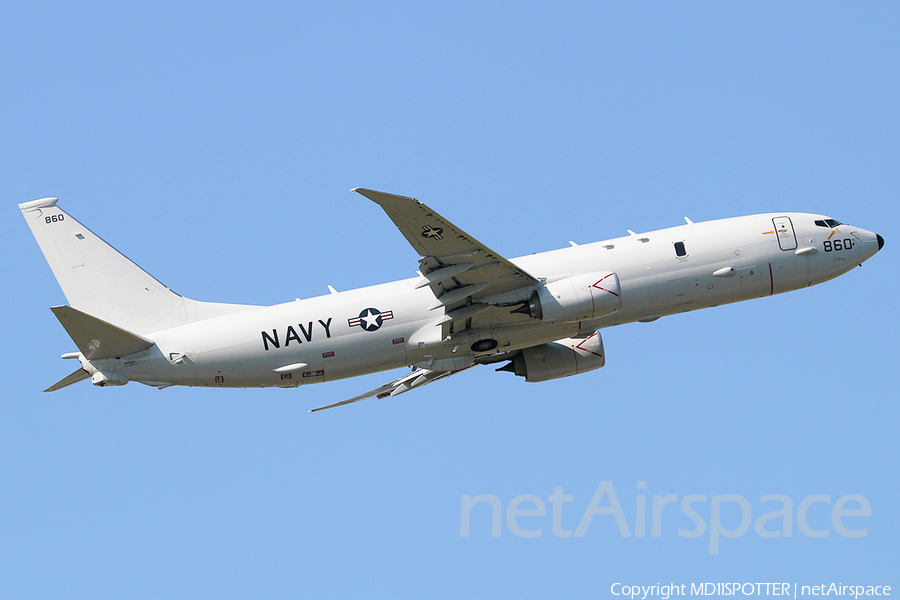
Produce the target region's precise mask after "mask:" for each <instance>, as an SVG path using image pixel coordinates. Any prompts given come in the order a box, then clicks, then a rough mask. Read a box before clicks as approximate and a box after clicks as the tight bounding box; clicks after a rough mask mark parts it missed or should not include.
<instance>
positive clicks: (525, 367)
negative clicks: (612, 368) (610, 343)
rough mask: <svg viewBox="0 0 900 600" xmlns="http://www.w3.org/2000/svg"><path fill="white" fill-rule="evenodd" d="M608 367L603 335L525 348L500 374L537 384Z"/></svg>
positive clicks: (500, 369)
mask: <svg viewBox="0 0 900 600" xmlns="http://www.w3.org/2000/svg"><path fill="white" fill-rule="evenodd" d="M604 364H606V354H605V353H604V351H603V340H602V339H601V337H600V332H596V333H594V334H593V335H592V336H590V337H587V338H565V339H563V340H557V341H555V342H549V343H547V344H541V345H539V346H532V347H530V348H525V349H523V350H521V351H519V353H518V354H516V355H515V356H514V357H513V359H512V361H510V363H509V364H507V365H505V366H503V367H500V368H499V369H497V370H498V371H509V372H511V373H515V374H516V375H518V376H519V377H524V378H525V381H530V382H537V381H548V380H550V379H559V378H560V377H568V376H569V375H577V374H579V373H584V372H586V371H593V370H594V369H599V368H600V367H602V366H603V365H604Z"/></svg>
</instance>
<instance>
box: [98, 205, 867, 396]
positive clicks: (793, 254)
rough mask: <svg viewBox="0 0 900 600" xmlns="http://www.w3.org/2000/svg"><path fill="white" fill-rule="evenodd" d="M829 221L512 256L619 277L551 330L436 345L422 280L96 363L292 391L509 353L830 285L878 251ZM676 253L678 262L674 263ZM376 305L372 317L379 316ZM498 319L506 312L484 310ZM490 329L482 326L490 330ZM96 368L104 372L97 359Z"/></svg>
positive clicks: (689, 231)
mask: <svg viewBox="0 0 900 600" xmlns="http://www.w3.org/2000/svg"><path fill="white" fill-rule="evenodd" d="M823 218H824V217H821V216H819V215H812V214H805V213H772V214H763V215H754V216H747V217H737V218H732V219H723V220H717V221H708V222H702V223H691V224H687V225H682V226H679V227H673V228H669V229H662V230H659V231H653V232H650V233H645V234H640V235H629V236H626V237H621V238H616V239H613V240H607V241H603V242H597V243H593V244H585V245H580V246H573V247H569V248H564V249H561V250H554V251H550V252H544V253H540V254H533V255H530V256H524V257H521V258H517V259H513V260H512V261H511V262H513V263H514V264H515V265H516V266H518V267H520V268H522V269H523V270H525V271H527V272H528V273H530V274H532V275H533V276H534V277H536V278H540V279H548V278H549V279H552V278H555V277H558V276H564V275H567V274H576V273H586V272H592V271H613V272H615V273H616V274H617V276H618V280H619V284H620V286H621V306H620V308H619V310H618V311H616V312H614V313H613V314H610V315H607V316H604V317H602V318H599V319H595V320H593V321H587V322H575V323H558V324H548V323H544V322H541V321H539V320H536V319H533V318H530V317H528V316H526V315H521V320H520V321H516V322H514V323H512V324H509V323H508V322H506V323H505V324H504V325H503V326H498V327H491V326H490V324H489V323H490V321H489V320H488V321H485V319H481V320H480V321H479V322H480V323H481V325H480V326H479V327H478V328H477V329H474V330H471V329H470V330H466V331H460V332H459V333H458V334H454V335H452V336H450V338H449V339H447V338H444V339H442V338H441V327H440V326H435V325H434V322H435V320H436V319H438V318H439V317H440V316H441V315H442V311H441V310H429V305H431V304H432V303H433V302H434V300H435V296H434V293H433V292H432V290H431V289H430V288H429V287H427V286H426V287H421V288H418V289H416V288H415V284H416V282H417V281H419V279H418V278H411V279H406V280H402V281H395V282H392V283H385V284H382V285H376V286H371V287H366V288H360V289H356V290H350V291H346V292H340V293H333V294H329V295H325V296H320V297H316V298H309V299H305V300H297V301H294V302H289V303H285V304H279V305H275V306H270V307H260V308H256V309H251V310H246V311H243V312H239V313H236V314H230V315H226V316H221V317H216V318H211V319H207V320H203V321H198V322H195V323H190V324H187V325H183V326H179V327H174V328H171V329H167V330H163V331H158V332H154V333H152V334H149V335H148V337H149V338H150V339H152V340H153V341H154V342H155V344H156V345H155V346H154V347H152V348H150V349H149V350H147V351H145V352H142V353H140V354H135V355H131V356H128V357H124V358H121V359H105V360H103V361H93V363H92V365H91V366H92V367H93V368H94V369H104V370H114V371H116V372H119V373H121V374H122V375H124V376H125V377H127V378H128V379H129V380H132V381H141V382H145V383H151V384H155V385H160V384H162V385H165V384H174V385H192V386H217V387H256V386H260V387H267V386H280V387H293V386H297V385H300V384H305V383H316V382H322V381H331V380H336V379H343V378H346V377H353V376H356V375H362V374H366V373H373V372H377V371H383V370H386V369H393V368H398V367H403V366H406V365H414V364H422V365H424V364H426V363H427V364H431V361H441V360H446V359H454V357H458V356H459V355H460V354H472V351H471V350H470V345H471V343H472V342H475V341H477V340H479V339H484V338H491V339H493V340H496V341H497V342H498V347H497V348H496V350H493V351H492V352H491V354H496V353H497V352H511V351H515V350H518V349H521V348H525V347H529V346H534V345H536V344H541V343H545V342H550V341H553V340H558V339H561V338H566V337H570V336H576V335H580V334H584V333H586V332H591V331H594V330H596V329H600V328H604V327H610V326H613V325H621V324H623V323H630V322H634V321H651V320H654V319H656V318H659V317H662V316H666V315H671V314H675V313H680V312H686V311H691V310H697V309H700V308H707V307H711V306H717V305H720V304H727V303H731V302H738V301H741V300H749V299H751V298H757V297H761V296H768V295H772V294H777V293H781V292H787V291H790V290H795V289H799V288H803V287H807V286H810V285H813V284H817V283H821V282H823V281H827V280H829V279H832V278H834V277H837V276H838V275H841V274H843V273H845V272H847V271H849V270H850V269H851V268H853V267H854V266H856V265H858V264H860V263H862V262H863V261H864V260H866V259H868V258H869V257H871V256H872V255H874V254H875V253H876V252H877V251H878V249H879V239H878V238H877V236H876V235H875V234H874V233H871V232H869V231H865V230H862V229H859V228H856V227H851V226H848V225H840V226H838V227H830V226H829V227H824V226H821V225H816V224H815V221H817V220H821V219H823ZM680 254H681V255H682V256H679V255H680ZM370 308H374V309H377V311H378V312H380V316H378V318H377V320H376V319H375V318H374V317H373V315H375V314H377V313H375V312H366V309H370ZM491 310H494V311H505V313H504V314H508V313H509V311H510V308H509V307H497V308H492V309H491ZM485 323H487V324H485ZM98 362H99V363H102V364H98Z"/></svg>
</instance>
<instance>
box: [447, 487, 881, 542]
mask: <svg viewBox="0 0 900 600" xmlns="http://www.w3.org/2000/svg"><path fill="white" fill-rule="evenodd" d="M637 489H638V490H644V489H647V482H645V481H638V482H637ZM546 498H547V501H546V502H544V498H542V497H540V496H537V495H534V494H522V495H521V496H517V497H515V498H513V499H512V500H511V501H510V503H509V504H508V505H507V507H506V526H507V528H508V529H509V531H510V533H512V534H513V535H515V536H517V537H522V538H536V537H541V536H542V535H543V534H544V529H545V527H546V526H547V525H549V526H550V530H551V531H552V533H553V535H554V536H555V537H558V538H568V537H573V536H574V537H582V536H584V535H585V534H587V532H588V528H589V527H590V525H591V523H592V521H593V519H594V517H612V518H613V519H614V520H615V523H616V525H617V527H618V529H619V534H620V535H621V536H622V537H631V531H632V530H631V527H630V526H629V522H628V518H627V517H626V515H625V511H624V510H623V509H622V505H621V504H620V503H619V497H618V495H617V494H616V489H615V486H613V484H612V482H611V481H602V482H600V485H599V486H597V491H596V492H595V493H594V497H593V498H592V499H591V501H590V503H589V504H588V505H587V508H585V509H584V511H583V513H582V516H581V519H580V521H579V523H578V527H577V528H576V529H575V530H574V531H573V530H571V529H563V512H564V510H565V511H566V512H567V513H569V516H568V518H569V519H571V518H572V517H571V512H572V511H573V509H575V507H577V504H575V497H574V496H572V495H571V494H564V493H563V488H561V487H557V488H554V490H553V493H552V494H550V495H549V496H547V497H546ZM547 503H549V504H550V522H549V523H547V518H546V517H547ZM481 504H483V505H486V506H487V507H490V511H491V512H490V514H491V537H500V534H501V529H502V527H501V520H502V514H503V505H502V503H501V502H500V499H499V498H498V497H497V496H494V495H493V494H479V495H477V496H470V495H464V496H462V502H461V515H460V525H459V535H460V536H461V537H469V534H470V530H471V525H470V521H471V517H472V513H473V512H476V514H482V512H481V511H483V510H484V507H479V505H481ZM567 504H573V505H575V506H574V507H568V508H566V507H565V505H567ZM759 505H760V506H759V507H757V508H756V513H759V512H760V511H762V510H765V511H766V512H764V513H763V514H760V515H759V516H758V517H757V518H756V520H755V521H754V520H753V516H754V508H753V507H752V505H751V503H750V501H749V500H747V499H746V498H744V497H743V496H740V495H738V494H722V495H718V496H712V497H710V498H707V496H706V495H705V494H687V495H686V496H682V497H681V498H679V497H678V496H677V495H676V494H666V495H661V494H655V495H653V497H652V498H651V499H650V502H649V506H648V502H647V494H637V502H636V505H635V507H634V511H633V512H632V511H629V513H630V515H634V521H633V523H634V536H635V537H644V536H645V535H646V534H647V519H648V512H649V519H650V537H661V536H662V534H663V531H665V532H667V533H669V534H671V533H673V532H674V531H673V530H677V533H678V537H685V538H695V537H700V536H702V535H704V534H707V531H708V532H709V533H708V535H709V553H710V554H718V553H719V543H720V540H721V538H737V537H741V536H742V535H744V534H746V533H748V532H749V531H750V526H751V525H753V531H754V532H755V533H756V535H758V536H760V537H764V538H777V537H780V536H783V537H791V536H792V535H793V528H794V518H795V516H796V522H797V527H798V529H799V530H800V533H802V534H803V535H805V536H807V537H811V538H824V537H828V536H829V535H830V534H831V529H832V528H833V529H834V532H835V533H837V534H838V535H841V536H843V537H848V538H860V537H866V536H867V535H868V533H869V530H868V529H862V528H855V529H850V527H858V526H859V524H860V521H859V520H848V522H847V523H845V522H844V519H846V518H848V517H870V516H872V506H871V505H870V504H869V501H868V500H867V499H866V498H865V497H864V496H861V495H859V494H847V495H846V496H841V497H840V498H838V499H837V500H836V501H835V502H834V503H833V504H832V501H831V496H828V495H826V494H811V495H809V496H806V497H805V498H802V499H801V500H800V502H799V504H797V508H796V511H795V510H794V501H793V499H792V498H791V497H790V496H785V495H784V494H767V495H765V496H762V497H760V499H759ZM763 505H765V506H763ZM678 509H680V515H679V510H678ZM772 509H774V510H772ZM738 511H739V513H740V522H739V524H738V525H737V526H736V527H726V526H725V524H723V513H727V514H728V515H729V516H733V515H734V514H735V513H736V512H738ZM828 513H830V517H831V528H824V529H822V528H821V527H822V525H821V524H820V523H821V522H822V521H823V520H824V519H823V518H824V517H826V516H828ZM630 515H629V516H630ZM682 515H683V517H687V518H688V519H690V521H692V522H693V524H694V527H693V529H682V528H681V527H677V528H676V527H675V526H674V525H673V523H674V522H675V521H676V520H680V521H682V522H683V523H685V524H686V523H687V521H685V520H684V518H683V517H682ZM809 515H814V522H815V523H817V526H818V527H820V529H813V527H811V526H810V524H809V521H808V517H809ZM725 521H726V522H727V523H728V524H729V525H733V524H734V521H735V519H733V518H731V519H725Z"/></svg>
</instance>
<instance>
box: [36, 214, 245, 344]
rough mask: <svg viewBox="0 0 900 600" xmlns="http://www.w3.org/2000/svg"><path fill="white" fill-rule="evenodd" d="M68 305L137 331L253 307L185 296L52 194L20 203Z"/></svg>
mask: <svg viewBox="0 0 900 600" xmlns="http://www.w3.org/2000/svg"><path fill="white" fill-rule="evenodd" d="M19 208H20V209H21V210H22V215H23V216H24V217H25V221H26V222H27V223H28V226H29V227H30V228H31V232H32V233H33V234H34V237H35V239H36V240H37V242H38V245H39V246H40V247H41V251H42V252H43V253H44V257H45V258H46V259H47V262H48V263H49V264H50V268H51V269H52V270H53V274H54V275H55V276H56V280H57V281H58V282H59V286H60V287H61V288H62V290H63V293H64V294H65V295H66V298H67V299H68V301H69V304H70V305H71V306H73V307H74V308H76V309H78V310H79V311H82V312H85V313H87V314H89V315H92V316H94V317H97V318H99V319H102V320H103V321H107V322H109V323H115V324H116V325H117V326H119V327H122V328H124V329H127V330H129V331H133V332H136V333H142V334H146V333H152V332H154V331H160V330H163V329H168V328H170V327H176V326H178V325H184V324H186V323H190V322H193V321H200V320H203V319H208V318H211V317H217V316H221V315H225V314H230V313H234V312H238V311H241V310H247V309H251V308H256V307H253V306H247V305H239V304H217V303H209V302H197V301H195V300H190V299H189V298H184V297H182V296H180V295H178V294H176V293H175V292H173V291H172V290H170V289H169V288H167V287H166V286H164V285H163V284H162V283H160V282H159V281H157V280H156V279H155V278H154V277H153V276H152V275H150V274H149V273H147V272H146V271H144V270H143V269H141V268H140V267H139V266H137V265H136V264H134V263H133V262H131V261H130V260H129V259H128V258H126V257H125V256H123V255H122V254H121V253H119V251H117V250H116V249H115V248H113V247H112V246H110V245H109V244H107V243H106V242H104V241H103V240H102V239H101V238H100V237H99V236H97V235H96V234H94V233H93V232H92V231H91V230H90V229H88V228H87V227H85V226H84V225H82V224H81V223H79V222H78V221H76V220H75V219H74V218H72V217H71V216H70V215H69V214H67V213H66V212H64V211H63V210H62V209H61V208H59V206H57V199H56V198H43V199H41V200H34V201H32V202H26V203H24V204H20V205H19Z"/></svg>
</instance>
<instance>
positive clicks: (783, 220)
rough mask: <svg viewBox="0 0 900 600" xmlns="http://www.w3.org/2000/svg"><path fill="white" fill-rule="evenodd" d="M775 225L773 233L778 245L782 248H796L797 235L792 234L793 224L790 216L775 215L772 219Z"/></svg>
mask: <svg viewBox="0 0 900 600" xmlns="http://www.w3.org/2000/svg"><path fill="white" fill-rule="evenodd" d="M772 223H773V224H774V225H775V235H777V236H778V245H779V246H780V247H781V249H782V250H794V249H796V248H797V236H796V235H795V234H794V225H793V223H791V219H790V217H775V218H774V219H772Z"/></svg>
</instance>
